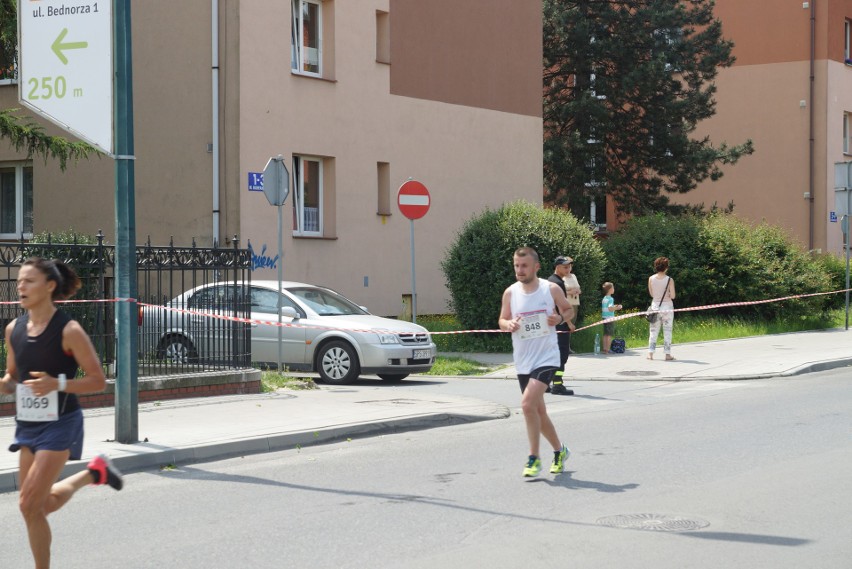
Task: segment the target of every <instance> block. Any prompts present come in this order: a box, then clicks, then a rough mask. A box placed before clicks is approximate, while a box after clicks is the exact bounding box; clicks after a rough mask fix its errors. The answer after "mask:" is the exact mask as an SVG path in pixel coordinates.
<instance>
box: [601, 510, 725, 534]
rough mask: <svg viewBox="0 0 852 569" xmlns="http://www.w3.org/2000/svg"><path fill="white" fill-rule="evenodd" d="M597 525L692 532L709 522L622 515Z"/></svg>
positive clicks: (665, 516)
mask: <svg viewBox="0 0 852 569" xmlns="http://www.w3.org/2000/svg"><path fill="white" fill-rule="evenodd" d="M597 523H598V524H599V525H602V526H607V527H611V528H622V529H644V530H650V531H692V530H694V529H701V528H706V527H707V526H709V525H710V522H708V521H705V520H698V519H689V518H682V517H680V516H667V515H665V514H624V515H619V516H607V517H605V518H601V519H599V520H598V522H597Z"/></svg>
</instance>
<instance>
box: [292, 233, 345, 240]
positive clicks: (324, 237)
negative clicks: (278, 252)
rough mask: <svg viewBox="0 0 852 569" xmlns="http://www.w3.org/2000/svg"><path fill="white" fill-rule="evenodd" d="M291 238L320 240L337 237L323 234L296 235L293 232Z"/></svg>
mask: <svg viewBox="0 0 852 569" xmlns="http://www.w3.org/2000/svg"><path fill="white" fill-rule="evenodd" d="M293 239H317V240H320V241H337V237H326V236H325V235H296V234H293Z"/></svg>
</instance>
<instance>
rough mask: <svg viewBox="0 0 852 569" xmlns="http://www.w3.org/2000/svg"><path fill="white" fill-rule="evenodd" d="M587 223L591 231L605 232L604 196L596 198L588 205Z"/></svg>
mask: <svg viewBox="0 0 852 569" xmlns="http://www.w3.org/2000/svg"><path fill="white" fill-rule="evenodd" d="M589 222H590V226H591V228H592V231H595V232H597V233H600V232H601V231H606V196H605V195H604V196H596V197H594V198H592V201H591V203H590V204H589Z"/></svg>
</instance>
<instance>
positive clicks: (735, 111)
mask: <svg viewBox="0 0 852 569" xmlns="http://www.w3.org/2000/svg"><path fill="white" fill-rule="evenodd" d="M715 12H716V15H717V17H718V18H719V19H720V20H721V21H722V28H723V32H724V34H725V36H726V37H727V38H729V39H731V40H733V42H734V44H735V47H734V55H735V56H736V58H737V61H736V63H735V64H734V66H733V67H731V68H728V69H724V70H722V71H721V72H720V74H719V77H718V79H717V81H716V84H717V86H718V93H717V96H716V99H717V101H718V106H717V113H716V116H714V117H713V118H712V119H710V120H708V121H706V122H703V123H701V124H700V125H699V131H698V133H697V135H699V136H701V135H705V134H707V135H709V136H710V137H711V139H712V140H714V141H716V142H719V141H723V140H724V141H728V142H730V143H740V142H742V141H744V140H745V139H748V138H751V139H752V140H753V141H754V146H755V152H754V154H753V155H751V156H748V157H745V158H743V159H742V160H741V161H740V162H739V163H738V164H737V165H735V166H731V167H726V168H725V175H724V177H723V178H722V179H721V180H719V181H717V182H707V183H704V184H703V185H701V186H700V187H699V188H698V189H697V190H695V191H693V192H690V193H689V194H687V195H686V196H683V197H681V198H679V199H681V200H688V201H689V202H691V203H699V202H704V203H705V204H707V205H710V204H713V203H714V202H715V203H718V204H719V205H720V206H725V205H727V204H728V202H730V201H733V202H734V206H735V207H734V212H735V213H736V214H738V215H739V216H742V217H745V218H747V219H750V220H753V221H755V222H759V221H761V220H766V221H767V222H769V223H772V224H774V225H778V226H781V227H784V228H785V229H787V230H788V231H790V232H791V233H792V234H793V235H794V236H795V237H796V238H797V239H798V240H799V241H800V242H801V243H802V245H803V246H805V247H808V248H810V249H816V250H822V251H829V252H835V253H840V252H842V251H843V235H842V231H841V229H840V219H839V216H838V215H837V212H836V209H835V191H834V164H835V162H842V161H849V160H852V142H850V141H851V140H852V139H850V136H852V122H850V121H852V118H850V117H852V53H850V26H852V24H850V22H851V21H852V0H811V1H809V2H803V1H801V0H795V1H792V0H790V1H788V0H783V1H782V0H772V1H767V2H742V1H737V0H716V8H715Z"/></svg>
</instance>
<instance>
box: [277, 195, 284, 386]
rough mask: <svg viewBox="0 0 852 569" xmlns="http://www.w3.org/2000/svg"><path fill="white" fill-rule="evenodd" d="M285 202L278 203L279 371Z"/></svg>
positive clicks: (281, 330)
mask: <svg viewBox="0 0 852 569" xmlns="http://www.w3.org/2000/svg"><path fill="white" fill-rule="evenodd" d="M283 208H284V204H283V203H280V204H278V373H283V372H284V369H283V368H282V367H281V360H282V359H283V356H282V353H281V352H282V350H283V346H282V344H283V343H284V329H283V328H282V327H281V295H282V290H281V287H282V285H281V281H282V280H283V279H284V238H283V235H284V213H283Z"/></svg>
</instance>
